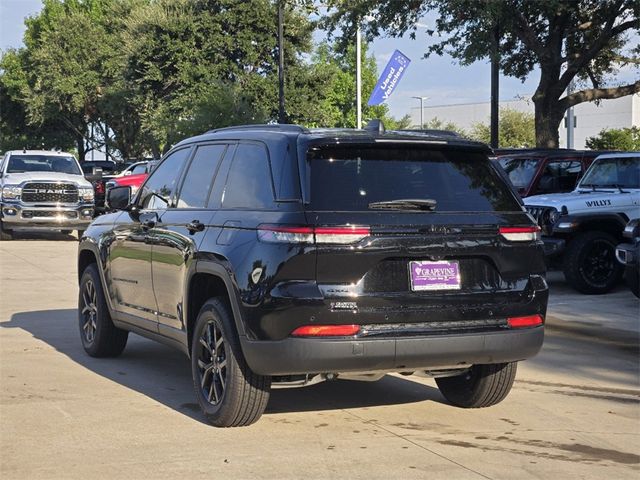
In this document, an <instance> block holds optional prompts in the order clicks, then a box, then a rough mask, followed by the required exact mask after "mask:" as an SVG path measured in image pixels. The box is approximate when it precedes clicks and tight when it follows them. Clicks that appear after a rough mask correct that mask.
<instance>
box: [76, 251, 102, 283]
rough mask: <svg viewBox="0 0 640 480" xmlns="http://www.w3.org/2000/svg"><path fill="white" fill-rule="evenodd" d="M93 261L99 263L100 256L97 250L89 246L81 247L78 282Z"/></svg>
mask: <svg viewBox="0 0 640 480" xmlns="http://www.w3.org/2000/svg"><path fill="white" fill-rule="evenodd" d="M92 263H95V264H96V265H97V264H98V257H97V256H96V254H95V252H94V251H93V250H91V249H89V248H82V249H80V251H79V252H78V283H80V279H81V278H82V274H83V272H84V271H85V270H86V268H87V267H88V266H89V265H91V264H92ZM98 268H100V267H98Z"/></svg>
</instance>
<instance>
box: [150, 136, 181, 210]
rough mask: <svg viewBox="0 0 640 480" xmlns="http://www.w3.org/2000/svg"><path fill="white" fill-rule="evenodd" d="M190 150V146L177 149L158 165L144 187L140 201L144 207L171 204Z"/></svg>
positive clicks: (156, 207) (162, 207) (155, 207)
mask: <svg viewBox="0 0 640 480" xmlns="http://www.w3.org/2000/svg"><path fill="white" fill-rule="evenodd" d="M190 151H191V149H190V148H182V149H180V150H176V151H175V152H173V153H171V154H170V155H169V156H168V157H166V158H165V159H164V161H163V162H162V163H161V164H160V165H158V167H157V168H156V169H155V170H154V171H153V173H152V174H151V175H150V176H149V178H148V179H147V182H146V183H145V184H144V187H142V192H141V193H140V197H139V198H140V200H139V202H138V203H139V205H140V206H141V207H142V208H148V209H151V210H158V209H164V208H167V207H168V206H169V203H170V201H171V195H173V194H174V193H175V191H176V187H177V185H178V180H179V179H180V174H181V173H182V169H183V167H184V164H185V162H186V160H187V157H188V156H189V152H190Z"/></svg>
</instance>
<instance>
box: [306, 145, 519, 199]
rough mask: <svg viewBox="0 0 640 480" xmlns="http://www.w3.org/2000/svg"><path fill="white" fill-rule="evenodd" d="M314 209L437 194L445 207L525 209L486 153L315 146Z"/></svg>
mask: <svg viewBox="0 0 640 480" xmlns="http://www.w3.org/2000/svg"><path fill="white" fill-rule="evenodd" d="M308 158H309V164H310V175H311V179H310V180H311V181H310V188H311V205H310V208H311V209H312V210H332V211H345V210H347V211H348V210H367V209H368V208H369V204H370V203H372V202H385V201H391V200H400V199H431V200H435V201H436V202H437V205H436V207H435V211H436V212H442V211H465V212H474V211H478V212H483V211H521V207H520V204H519V203H518V201H517V200H516V199H515V197H514V196H513V194H512V193H511V191H510V189H509V187H508V186H507V185H506V184H505V182H504V180H503V179H502V178H501V177H500V175H499V174H498V173H497V172H496V171H495V170H494V168H493V167H492V166H491V164H490V161H489V159H488V157H487V155H486V154H483V153H478V152H469V151H462V150H434V149H428V148H424V147H420V146H415V145H411V146H406V147H404V146H403V147H398V146H393V147H391V146H390V147H380V146H376V147H373V148H372V147H348V146H347V147H324V148H320V149H316V150H311V151H310V152H309V154H308Z"/></svg>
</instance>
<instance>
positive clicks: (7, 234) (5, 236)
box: [0, 222, 13, 240]
mask: <svg viewBox="0 0 640 480" xmlns="http://www.w3.org/2000/svg"><path fill="white" fill-rule="evenodd" d="M0 240H13V232H12V231H11V230H7V229H6V228H4V226H3V225H2V222H0Z"/></svg>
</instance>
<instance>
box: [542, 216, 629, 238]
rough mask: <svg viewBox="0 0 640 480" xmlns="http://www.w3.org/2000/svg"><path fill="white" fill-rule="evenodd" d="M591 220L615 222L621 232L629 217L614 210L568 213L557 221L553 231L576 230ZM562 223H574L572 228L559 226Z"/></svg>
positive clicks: (566, 231)
mask: <svg viewBox="0 0 640 480" xmlns="http://www.w3.org/2000/svg"><path fill="white" fill-rule="evenodd" d="M591 221H607V222H613V223H615V224H617V225H618V226H619V227H620V234H622V231H623V230H624V227H625V226H626V225H627V222H628V221H629V219H628V218H627V217H626V215H625V214H623V213H614V212H606V213H605V212H603V213H597V212H587V213H574V214H568V215H562V216H561V217H560V219H559V220H558V221H557V222H556V224H555V225H554V227H553V233H568V232H576V231H578V230H580V227H581V226H582V225H584V224H585V223H588V222H591ZM562 223H570V224H572V227H571V228H562V229H561V228H558V225H560V224H562Z"/></svg>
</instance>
